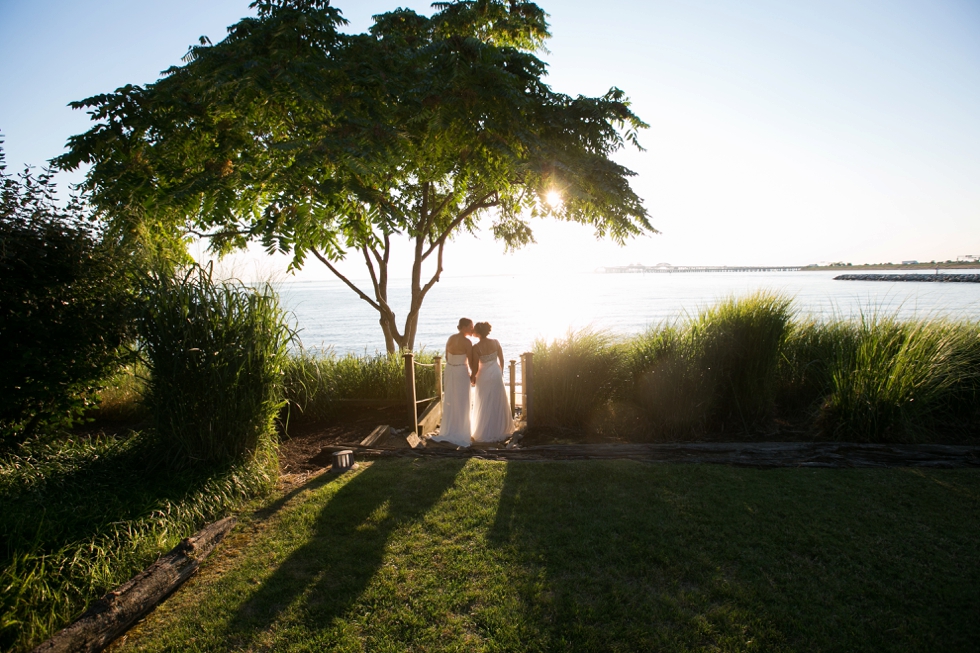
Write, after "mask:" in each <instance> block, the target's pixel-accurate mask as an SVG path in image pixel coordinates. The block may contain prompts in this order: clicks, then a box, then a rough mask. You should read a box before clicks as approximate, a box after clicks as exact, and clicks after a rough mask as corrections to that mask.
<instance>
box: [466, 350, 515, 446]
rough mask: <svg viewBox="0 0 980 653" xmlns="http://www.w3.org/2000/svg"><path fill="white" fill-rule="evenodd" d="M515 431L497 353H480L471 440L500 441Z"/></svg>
mask: <svg viewBox="0 0 980 653" xmlns="http://www.w3.org/2000/svg"><path fill="white" fill-rule="evenodd" d="M513 432H514V422H513V420H512V419H511V416H510V402H509V401H507V392H506V391H505V390H504V372H503V370H501V369H500V364H499V362H498V361H497V355H496V354H487V355H486V356H480V371H479V372H478V373H477V375H476V392H475V393H474V396H473V441H474V442H500V441H501V440H506V439H507V438H508V437H510V435H511V433H513Z"/></svg>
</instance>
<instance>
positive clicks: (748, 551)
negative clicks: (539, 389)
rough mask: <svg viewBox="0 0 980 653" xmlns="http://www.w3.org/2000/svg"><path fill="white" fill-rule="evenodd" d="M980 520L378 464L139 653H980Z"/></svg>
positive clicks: (772, 481)
mask: <svg viewBox="0 0 980 653" xmlns="http://www.w3.org/2000/svg"><path fill="white" fill-rule="evenodd" d="M978 506H980V474H978V472H977V471H976V470H945V471H940V470H929V471H915V470H908V469H887V470H881V469H862V470H812V469H779V470H755V469H744V468H731V467H724V466H700V465H650V464H643V463H635V462H629V461H601V462H599V461H594V462H588V461H587V462H554V463H520V462H511V463H501V462H489V461H480V460H469V461H466V462H464V461H459V460H453V461H446V460H442V461H434V460H428V461H419V460H414V461H413V460H384V461H378V462H375V463H373V464H368V465H366V466H364V467H362V468H361V469H360V470H358V471H356V472H353V473H348V474H346V475H344V476H341V477H333V476H329V475H324V476H321V477H319V478H317V479H315V480H314V481H312V482H311V483H310V484H308V485H307V486H306V487H304V488H303V489H302V491H299V492H296V493H294V494H293V495H291V496H289V497H285V498H284V499H282V500H281V501H280V502H278V503H277V505H275V506H273V507H272V508H270V509H269V510H268V511H266V513H264V515H263V517H264V518H262V519H259V518H255V519H253V520H252V521H250V522H246V524H245V525H244V527H242V528H240V530H238V531H237V532H236V533H234V534H233V535H232V536H231V537H230V539H229V540H227V541H226V544H225V545H223V548H222V549H221V550H219V552H218V553H217V554H216V555H215V557H213V558H212V559H211V560H209V561H208V562H207V563H206V566H205V568H204V569H203V570H202V572H201V574H200V575H199V576H198V577H196V578H195V579H193V580H192V581H190V583H189V585H188V586H186V587H185V588H184V589H183V590H182V591H181V592H179V593H178V594H177V595H175V596H174V597H172V598H171V599H170V600H169V601H168V602H167V603H165V604H164V605H162V606H161V607H160V608H158V609H157V610H156V612H155V613H154V614H153V615H152V616H151V617H149V618H148V619H147V620H146V621H145V622H143V623H142V624H141V625H140V626H138V627H137V628H136V629H135V630H134V631H132V632H131V633H130V635H129V637H128V639H127V641H126V643H125V645H124V646H123V647H122V649H121V650H124V651H125V650H132V651H171V650H181V651H226V650H227V651H233V650H281V651H287V650H288V651H324V650H332V651H362V650H372V651H634V650H672V651H675V650H676V651H752V650H765V651H831V650H834V651H879V650H892V651H938V650H942V651H957V650H962V651H972V650H975V646H976V642H977V641H978V639H980V622H978V620H977V619H976V615H977V611H978V609H980V595H978V594H977V591H976V588H977V586H978V583H980V565H978V564H977V560H978V559H980V542H978V540H977V537H976V534H977V533H978V532H980V510H978ZM270 514H271V516H270Z"/></svg>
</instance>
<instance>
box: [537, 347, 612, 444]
mask: <svg viewBox="0 0 980 653" xmlns="http://www.w3.org/2000/svg"><path fill="white" fill-rule="evenodd" d="M534 366H535V367H534V389H535V392H536V395H535V400H536V404H535V406H536V407H537V411H538V413H537V414H538V417H539V419H540V421H541V423H544V424H548V425H551V426H558V427H564V428H571V429H582V428H588V427H589V426H590V425H591V424H592V422H593V419H594V416H595V415H596V413H597V412H599V411H601V409H602V408H603V407H604V406H605V405H606V404H607V403H608V402H609V401H610V400H611V399H612V398H613V396H614V395H615V392H616V390H617V388H618V387H619V385H620V384H621V378H620V377H621V375H622V372H623V356H622V351H621V348H619V347H617V346H615V344H614V342H613V340H612V338H610V336H609V335H607V334H604V333H599V332H596V331H591V330H585V331H579V332H570V333H569V334H568V335H567V336H566V337H565V338H562V339H558V340H555V341H553V342H550V343H548V342H545V341H543V340H539V341H537V342H535V343H534Z"/></svg>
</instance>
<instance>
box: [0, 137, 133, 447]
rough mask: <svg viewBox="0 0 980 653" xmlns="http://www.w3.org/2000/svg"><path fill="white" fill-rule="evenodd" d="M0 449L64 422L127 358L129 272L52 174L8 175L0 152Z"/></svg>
mask: <svg viewBox="0 0 980 653" xmlns="http://www.w3.org/2000/svg"><path fill="white" fill-rule="evenodd" d="M0 184H2V189H0V280H2V282H0V324H2V332H3V337H2V338H0V359H2V360H3V365H0V447H5V446H11V445H13V444H15V443H17V442H20V441H23V440H24V439H26V438H27V437H29V436H30V435H31V434H33V433H36V432H39V431H41V430H43V429H45V428H47V427H54V426H70V425H71V424H72V423H73V422H75V421H76V420H78V418H79V417H80V416H81V414H82V412H83V411H84V409H85V408H86V407H87V406H90V405H92V403H93V399H94V397H95V394H96V392H97V390H98V389H99V387H100V386H101V385H102V384H103V382H104V381H105V379H107V378H108V377H109V376H111V375H112V374H113V372H115V370H116V369H117V368H118V366H119V364H120V362H121V361H122V359H123V356H124V351H123V348H122V344H123V343H124V342H126V341H127V339H128V337H129V334H130V316H131V312H130V311H129V310H128V309H129V307H130V306H131V304H132V297H131V292H130V283H129V278H130V277H129V276H128V275H127V274H126V273H125V271H124V267H125V263H124V259H123V256H122V255H121V253H120V250H119V249H118V248H117V247H116V246H115V245H114V244H113V243H112V242H111V240H110V239H109V238H107V237H106V236H105V235H104V234H103V233H101V232H100V231H99V230H98V229H97V228H96V226H95V225H93V224H92V223H91V222H90V220H89V219H88V216H87V215H86V213H85V210H84V207H83V206H82V204H81V202H80V201H79V199H78V198H73V200H72V201H71V202H70V203H69V204H68V206H67V207H66V208H61V207H59V206H58V205H57V202H56V199H55V186H54V183H53V181H52V179H51V174H50V173H49V172H46V171H45V172H43V173H42V174H40V175H37V176H35V175H34V174H33V172H32V171H31V169H30V168H28V169H27V170H25V171H24V172H23V173H21V174H20V175H18V176H17V177H11V176H9V175H7V174H6V168H5V165H4V159H3V151H2V149H0Z"/></svg>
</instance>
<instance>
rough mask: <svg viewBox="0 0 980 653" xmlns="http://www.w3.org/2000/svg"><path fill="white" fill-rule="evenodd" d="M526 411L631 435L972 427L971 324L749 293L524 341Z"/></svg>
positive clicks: (915, 435) (938, 435) (557, 423)
mask: <svg viewBox="0 0 980 653" xmlns="http://www.w3.org/2000/svg"><path fill="white" fill-rule="evenodd" d="M535 352H536V356H535V370H536V371H535V386H534V392H535V393H536V396H537V404H536V405H537V407H538V409H537V411H538V412H537V414H538V422H537V424H538V425H540V426H542V427H545V428H559V429H573V430H579V431H585V432H591V433H593V434H605V435H613V436H615V437H618V438H626V439H630V440H638V441H646V440H653V441H663V440H690V439H695V440H699V439H733V438H742V437H749V438H752V439H780V438H785V437H787V436H789V437H791V438H794V439H798V438H803V439H832V440H849V441H859V442H877V441H899V442H927V441H938V440H943V441H950V440H952V441H958V440H969V439H971V438H976V437H977V436H978V435H980V328H978V325H977V324H975V323H970V322H955V321H950V320H918V321H915V320H911V321H902V320H898V319H895V318H885V317H880V316H875V315H873V316H871V317H867V316H864V317H862V318H860V319H859V320H856V321H851V320H843V319H835V320H831V321H827V322H820V321H816V320H813V319H809V318H799V317H797V316H796V315H794V312H793V310H792V302H791V301H790V300H789V299H788V298H786V297H783V296H781V295H779V294H775V293H769V292H762V293H756V294H753V295H750V296H748V297H742V298H731V299H728V300H725V301H723V302H721V303H720V304H718V305H716V306H714V307H710V308H707V309H705V310H702V311H701V312H699V313H698V314H697V315H695V316H693V317H690V318H688V319H686V320H678V321H674V322H669V323H663V324H660V325H658V326H655V327H652V328H650V329H649V330H648V331H646V332H645V333H642V334H640V335H638V336H635V337H633V338H629V339H626V340H617V339H615V338H613V337H611V336H609V335H608V334H602V333H596V332H594V331H585V332H580V333H573V334H569V335H568V336H567V337H565V338H562V339H558V340H555V341H554V342H551V343H546V342H538V343H536V345H535Z"/></svg>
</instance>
